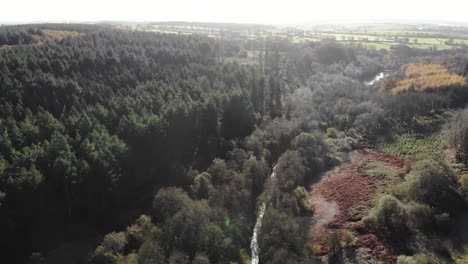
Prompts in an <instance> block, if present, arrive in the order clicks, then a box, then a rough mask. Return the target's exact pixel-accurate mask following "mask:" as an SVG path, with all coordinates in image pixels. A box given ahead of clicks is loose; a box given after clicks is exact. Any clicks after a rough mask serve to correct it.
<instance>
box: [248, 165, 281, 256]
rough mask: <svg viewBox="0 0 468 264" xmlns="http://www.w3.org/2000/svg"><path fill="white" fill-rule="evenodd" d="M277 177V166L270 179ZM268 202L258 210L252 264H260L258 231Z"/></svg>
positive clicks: (251, 246) (251, 247) (253, 237)
mask: <svg viewBox="0 0 468 264" xmlns="http://www.w3.org/2000/svg"><path fill="white" fill-rule="evenodd" d="M275 176H276V165H275V166H274V167H273V172H272V173H271V175H270V179H274V178H275ZM266 206H267V204H266V202H263V203H262V205H261V206H260V208H259V210H258V215H257V220H256V221H255V227H254V230H253V235H252V240H251V241H250V249H251V250H252V262H251V264H258V263H259V261H260V259H259V254H260V247H259V246H258V239H257V238H258V231H260V228H261V227H262V219H263V215H264V214H265V210H266Z"/></svg>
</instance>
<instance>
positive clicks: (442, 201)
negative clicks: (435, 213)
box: [402, 159, 464, 213]
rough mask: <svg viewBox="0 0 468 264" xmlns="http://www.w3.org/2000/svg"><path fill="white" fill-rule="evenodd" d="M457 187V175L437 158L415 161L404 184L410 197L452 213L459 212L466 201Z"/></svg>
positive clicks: (403, 187)
mask: <svg viewBox="0 0 468 264" xmlns="http://www.w3.org/2000/svg"><path fill="white" fill-rule="evenodd" d="M456 189H457V181H456V178H455V175H454V174H453V172H452V171H451V169H450V168H449V167H448V165H447V164H445V163H444V162H443V161H440V160H436V159H424V160H420V161H416V162H414V163H413V164H412V166H411V171H410V173H409V174H408V175H407V176H406V181H405V183H404V184H403V186H402V192H403V194H404V195H405V196H406V197H408V199H411V200H413V201H417V202H421V203H425V204H427V205H429V206H431V207H435V208H438V209H440V210H444V211H448V212H451V213H455V212H457V211H458V210H459V209H460V208H461V207H462V206H463V203H464V202H462V200H461V199H460V197H459V195H458V193H457V192H456V191H455V190H456Z"/></svg>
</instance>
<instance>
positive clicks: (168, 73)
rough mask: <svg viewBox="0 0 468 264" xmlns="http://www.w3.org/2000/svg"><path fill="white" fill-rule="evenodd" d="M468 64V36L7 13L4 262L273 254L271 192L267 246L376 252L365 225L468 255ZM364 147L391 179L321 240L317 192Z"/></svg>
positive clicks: (0, 238) (418, 256) (384, 236)
mask: <svg viewBox="0 0 468 264" xmlns="http://www.w3.org/2000/svg"><path fill="white" fill-rule="evenodd" d="M221 26H222V25H221ZM228 26H229V27H236V25H230V24H229V25H228ZM239 27H242V28H244V27H249V25H240V26H239ZM384 71H386V72H389V76H388V77H386V78H385V79H383V80H382V81H380V82H376V83H374V84H370V85H366V84H365V81H368V80H370V79H372V78H373V77H374V76H376V75H378V74H379V73H381V72H384ZM467 71H468V48H467V47H465V46H460V47H457V48H453V49H449V50H440V51H437V50H430V49H417V48H412V47H409V46H407V45H404V44H399V45H396V46H394V47H392V48H391V49H389V50H387V49H380V50H377V49H375V48H373V49H368V48H366V47H361V46H352V45H346V44H342V43H338V42H336V41H335V40H320V41H316V42H304V43H302V42H301V43H296V42H292V41H289V40H288V39H284V38H278V37H274V36H270V37H265V38H257V39H243V38H216V37H210V36H207V35H204V34H167V33H161V32H146V31H140V30H132V29H128V28H123V27H118V26H114V25H110V24H101V25H98V24H95V25H91V24H90V25H85V24H31V25H22V26H1V27H0V234H1V235H0V252H1V255H2V259H3V260H2V262H4V263H94V264H100V263H129V264H130V263H148V264H149V263H171V264H175V263H180V264H182V263H186V264H209V263H242V264H248V263H252V264H257V263H258V260H257V262H254V261H253V256H252V255H251V250H252V243H253V242H252V241H253V240H252V237H253V232H254V228H255V227H256V226H257V225H256V223H257V222H258V220H259V218H258V215H259V209H261V208H263V210H264V212H263V213H264V215H263V213H262V216H263V218H260V221H262V222H261V226H259V230H258V233H257V232H256V239H257V240H258V241H257V242H258V249H259V250H258V251H259V252H258V258H259V260H260V263H271V264H273V263H363V262H361V257H362V256H361V255H362V254H361V251H360V250H361V249H362V248H366V246H368V245H367V244H366V243H365V241H364V242H363V237H364V236H366V237H372V238H373V239H375V241H378V243H379V245H382V246H381V250H379V249H376V248H375V247H373V248H371V249H370V252H371V253H369V256H368V258H370V259H371V260H372V261H374V260H375V262H366V263H402V264H404V263H464V262H463V261H466V259H468V251H466V252H465V243H466V242H468V235H467V234H468V232H467V231H468V229H467V227H466V219H467V215H468V214H467V213H468V207H467V206H468V200H467V197H468V176H467V175H468V173H467V171H468V169H467V167H466V165H467V164H468V125H467V124H468V123H467V122H468V110H466V109H464V108H465V105H466V103H467V102H468V85H467V83H466V77H467ZM356 151H357V152H356ZM359 151H368V152H369V151H370V152H371V153H373V152H372V151H379V152H378V154H375V156H376V157H380V156H381V155H384V154H382V153H385V155H390V156H389V157H387V156H385V157H384V158H382V159H384V160H385V162H387V163H388V162H390V163H391V162H393V163H392V164H393V165H394V166H393V165H392V164H391V165H392V166H390V165H389V164H390V163H388V164H387V163H385V164H386V165H385V164H383V163H382V162H380V163H379V162H378V161H375V160H371V161H369V162H366V163H365V164H363V165H362V167H359V169H358V171H359V173H363V177H368V178H367V179H371V183H369V184H374V183H376V182H378V183H379V184H380V185H379V187H378V188H379V189H378V190H377V191H375V195H374V196H372V197H369V198H366V200H365V202H366V203H364V204H363V205H361V207H363V208H364V209H362V210H361V209H359V210H358V211H359V214H360V216H359V217H358V218H356V219H354V220H353V221H351V220H349V221H348V220H347V221H345V222H343V223H340V224H333V223H328V224H327V225H326V226H325V228H326V229H327V231H326V232H328V233H327V235H326V236H325V237H326V238H324V239H322V240H323V241H324V242H323V243H322V240H320V239H321V238H319V237H318V236H317V237H314V234H315V233H314V232H313V231H311V230H313V228H314V226H317V225H319V224H320V223H321V221H322V220H321V219H322V217H323V215H321V213H320V210H319V208H318V207H317V205H316V202H317V201H315V200H314V199H313V196H311V194H310V193H314V191H313V189H314V185H316V184H321V181H322V182H323V181H324V180H325V178H326V177H327V176H326V175H327V174H329V173H330V172H333V170H334V169H335V170H336V169H340V168H344V166H345V165H346V164H348V165H349V157H353V155H355V154H353V153H360V152H359ZM351 160H352V158H351ZM397 160H398V161H397ZM395 164H397V165H398V166H397V165H395ZM351 165H352V164H351ZM328 179H334V178H333V176H330V177H329V178H328ZM333 184H340V183H339V180H337V183H333ZM333 184H330V185H333ZM317 186H319V185H317ZM321 186H325V187H327V186H328V185H325V183H324V185H321ZM337 186H338V185H333V186H332V187H333V188H335V187H336V188H338V187H337ZM372 186H373V185H372ZM325 187H323V188H324V189H321V190H323V192H325V191H326V189H325ZM361 187H362V188H363V189H364V187H363V186H361ZM361 187H358V188H361ZM376 188H377V187H376ZM373 190H374V189H373ZM316 192H318V191H316ZM357 193H358V194H359V193H360V192H357ZM321 194H322V195H325V194H324V193H321ZM367 196H369V195H368V194H366V197H367ZM330 197H333V196H330ZM360 198H362V197H360ZM363 201H364V200H363ZM338 205H339V207H340V206H341V204H340V203H338ZM353 208H354V207H353ZM340 209H343V208H342V207H341V208H340ZM356 210H357V209H356ZM463 223H465V224H463ZM330 230H331V231H330ZM257 235H258V236H257ZM467 250H468V247H467ZM382 252H384V253H382ZM362 258H364V257H362Z"/></svg>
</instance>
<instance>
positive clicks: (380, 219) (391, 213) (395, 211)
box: [364, 195, 410, 239]
mask: <svg viewBox="0 0 468 264" xmlns="http://www.w3.org/2000/svg"><path fill="white" fill-rule="evenodd" d="M364 221H365V223H366V224H367V225H368V226H369V227H370V228H372V229H374V230H376V231H377V232H379V233H382V234H383V235H386V236H389V237H392V238H396V239H403V238H405V237H407V236H408V235H409V234H410V232H409V228H408V226H407V222H408V215H407V213H406V210H405V207H404V206H403V204H402V203H401V202H400V201H399V200H398V199H396V198H395V197H394V196H392V195H384V196H382V197H381V198H380V199H379V202H378V203H377V206H376V207H374V208H373V209H372V211H371V212H370V214H369V216H368V217H366V218H365V219H364Z"/></svg>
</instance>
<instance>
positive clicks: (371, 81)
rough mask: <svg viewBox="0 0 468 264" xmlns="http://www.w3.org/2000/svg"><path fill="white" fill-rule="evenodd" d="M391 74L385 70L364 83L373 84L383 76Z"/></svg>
mask: <svg viewBox="0 0 468 264" xmlns="http://www.w3.org/2000/svg"><path fill="white" fill-rule="evenodd" d="M388 75H389V73H385V72H381V73H379V74H377V75H376V76H375V77H374V79H372V80H370V81H368V82H364V84H365V85H366V86H371V85H374V83H376V82H378V81H380V80H382V79H383V78H385V77H387V76H388Z"/></svg>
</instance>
